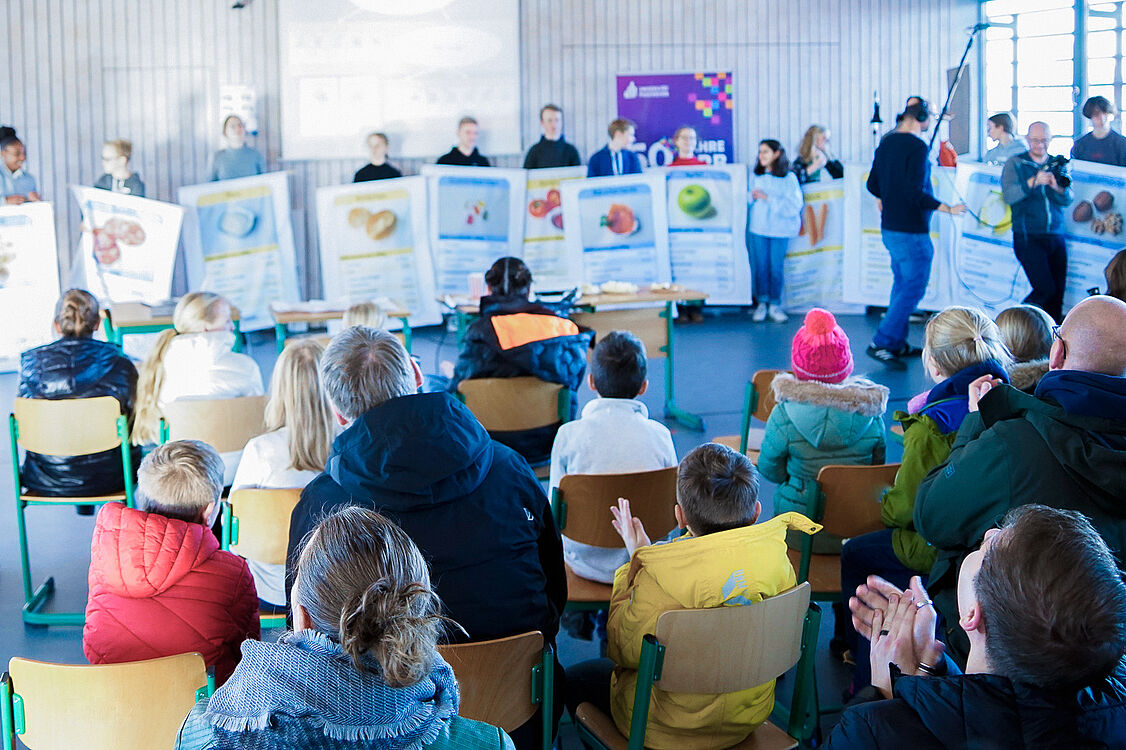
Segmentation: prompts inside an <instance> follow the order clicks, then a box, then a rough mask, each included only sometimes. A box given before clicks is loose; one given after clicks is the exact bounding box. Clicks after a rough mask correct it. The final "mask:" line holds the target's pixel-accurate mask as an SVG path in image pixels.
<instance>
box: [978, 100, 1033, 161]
mask: <svg viewBox="0 0 1126 750" xmlns="http://www.w3.org/2000/svg"><path fill="white" fill-rule="evenodd" d="M985 128H986V132H987V133H988V135H989V137H990V138H991V139H993V140H994V141H996V143H997V145H996V146H994V147H993V148H991V149H989V150H988V151H986V152H985V157H984V158H983V159H982V161H984V162H987V163H992V164H1004V163H1005V162H1006V161H1007V160H1008V158H1009V157H1010V156H1016V155H1017V154H1023V153H1024V152H1025V151H1027V150H1028V144H1027V143H1025V142H1024V139H1023V138H1021V137H1020V136H1017V135H1014V132H1013V131H1014V129H1015V128H1016V126H1015V125H1014V124H1013V116H1012V115H1010V114H1009V113H1008V112H1000V113H998V114H995V115H991V116H990V117H989V119H987V120H986V121H985Z"/></svg>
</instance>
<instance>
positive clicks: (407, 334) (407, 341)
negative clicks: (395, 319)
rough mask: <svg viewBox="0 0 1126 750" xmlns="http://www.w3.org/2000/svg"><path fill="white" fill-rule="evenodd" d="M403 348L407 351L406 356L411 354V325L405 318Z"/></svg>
mask: <svg viewBox="0 0 1126 750" xmlns="http://www.w3.org/2000/svg"><path fill="white" fill-rule="evenodd" d="M402 320H403V346H404V347H405V348H406V350H407V354H410V353H411V323H410V321H409V320H407V319H406V318H403V319H402Z"/></svg>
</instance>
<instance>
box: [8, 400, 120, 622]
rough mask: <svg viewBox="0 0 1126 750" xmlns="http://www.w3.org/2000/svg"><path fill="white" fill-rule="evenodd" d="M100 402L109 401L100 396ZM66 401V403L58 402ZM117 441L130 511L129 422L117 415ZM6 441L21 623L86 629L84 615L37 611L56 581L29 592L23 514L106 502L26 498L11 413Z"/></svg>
mask: <svg viewBox="0 0 1126 750" xmlns="http://www.w3.org/2000/svg"><path fill="white" fill-rule="evenodd" d="M100 398H112V397H111V396H103V397H100ZM59 400H60V401H62V400H68V399H59ZM116 429H117V437H118V438H119V439H120V441H121V469H122V472H123V473H124V478H125V491H124V494H125V504H126V505H127V506H128V507H130V508H132V507H134V504H133V456H132V453H131V451H130V447H129V422H128V419H127V418H126V417H125V415H123V414H122V415H119V416H118V417H117V423H116ZM8 437H9V439H10V442H11V451H12V476H13V479H14V482H13V484H14V489H15V497H16V528H17V532H18V534H19V540H20V571H21V573H22V574H23V599H24V604H23V611H22V612H21V616H22V618H23V621H24V623H26V624H28V625H32V626H40V627H42V626H47V625H85V624H86V613H85V612H41V611H40V608H41V607H42V606H43V604H44V603H45V602H46V601H47V599H48V598H50V596H51V594H53V593H54V591H55V577H54V576H49V577H48V578H47V579H46V580H45V581H43V583H41V584H40V585H39V587H38V588H36V589H34V590H33V589H32V578H31V559H30V552H29V550H28V543H27V520H26V518H25V515H24V514H25V511H26V509H27V507H28V506H31V505H100V504H103V503H105V502H109V501H107V500H102V501H100V502H91V499H90V498H82V497H43V498H42V499H37V496H35V495H26V494H24V492H23V478H22V477H21V476H20V452H19V439H20V427H19V421H18V420H17V419H16V415H15V413H14V412H10V413H9V414H8Z"/></svg>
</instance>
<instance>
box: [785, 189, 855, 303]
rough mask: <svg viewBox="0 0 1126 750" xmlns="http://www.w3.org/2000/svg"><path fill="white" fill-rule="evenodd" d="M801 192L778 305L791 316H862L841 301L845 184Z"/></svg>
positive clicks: (787, 251)
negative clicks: (817, 311) (821, 311)
mask: <svg viewBox="0 0 1126 750" xmlns="http://www.w3.org/2000/svg"><path fill="white" fill-rule="evenodd" d="M802 190H803V192H804V194H805V207H804V208H803V209H802V217H801V218H802V222H801V233H800V234H799V235H798V236H797V237H795V238H794V239H793V240H792V241H791V242H790V246H789V248H787V250H786V262H785V266H784V276H785V279H786V283H785V286H784V287H783V291H782V304H783V305H784V306H785V308H786V309H787V310H789V311H791V312H800V311H804V310H808V309H810V308H811V307H824V308H826V309H828V310H831V311H833V312H835V313H850V312H863V309H864V308H863V306H861V305H854V304H849V303H846V302H845V301H844V299H843V298H842V289H841V275H842V264H843V262H844V245H845V220H844V219H845V214H844V200H845V181H844V180H843V179H840V180H824V181H820V182H811V183H808V184H806V185H805V186H804V187H803V188H802Z"/></svg>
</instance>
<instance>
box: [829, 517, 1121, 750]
mask: <svg viewBox="0 0 1126 750" xmlns="http://www.w3.org/2000/svg"><path fill="white" fill-rule="evenodd" d="M849 606H850V608H851V609H852V612H853V618H852V619H853V624H854V625H856V628H857V630H858V631H860V633H861V634H862V635H864V636H865V637H867V638H871V639H873V640H872V685H873V686H874V687H875V688H876V690H875V691H872V694H871V695H869V696H868V697H870V698H873V699H875V701H876V702H868V703H862V704H860V705H856V706H853V707H852V708H850V709H848V710H846V711H845V712H844V714H843V715H842V717H841V721H840V723H839V724H838V725H837V726H836V728H835V729H834V730H833V734H832V735H831V736H830V737H829V742H828V745H827V746H826V747H827V748H831V750H842V749H845V748H857V749H859V748H864V749H865V750H868V749H869V748H888V749H889V750H891V749H892V748H895V749H898V748H911V749H912V750H932V749H933V750H939V749H940V748H1001V747H1004V748H1014V749H1019V748H1038V749H1041V748H1061V750H1062V749H1063V748H1080V747H1083V748H1110V747H1115V748H1121V747H1126V663H1124V662H1123V653H1124V651H1126V585H1124V584H1123V582H1122V579H1121V576H1120V574H1119V571H1118V568H1117V566H1116V564H1115V561H1114V557H1113V555H1112V554H1111V551H1110V550H1109V549H1108V548H1107V545H1106V542H1104V541H1103V540H1102V538H1101V537H1100V536H1099V534H1098V532H1097V531H1096V530H1095V528H1094V527H1093V526H1092V525H1091V523H1090V522H1089V521H1088V520H1087V519H1086V518H1084V517H1083V516H1082V515H1081V514H1080V513H1077V512H1075V511H1068V510H1055V509H1053V508H1048V507H1045V506H1043V505H1025V506H1022V507H1020V508H1017V509H1015V510H1013V511H1011V512H1010V513H1009V514H1008V516H1007V517H1006V518H1005V522H1004V524H1003V526H1002V528H1001V529H1000V530H998V529H992V530H990V531H989V532H988V533H986V535H985V541H983V542H982V544H981V548H980V549H979V550H977V551H976V552H973V553H971V554H970V555H968V556H967V557H966V559H965V561H964V562H963V563H962V568H961V572H960V574H959V576H958V612H959V619H958V624H959V625H960V626H961V628H962V629H963V630H964V631H965V632H966V633H967V635H968V638H969V642H970V651H969V660H968V662H967V664H966V670H965V674H964V675H963V674H959V673H958V670H957V668H956V667H955V666H954V665H953V664H952V663H951V662H950V661H949V660H943V658H942V655H943V650H942V644H941V643H939V642H938V641H936V640H935V638H934V626H935V619H936V615H935V612H934V608H933V607H932V606H930V600H929V599H927V592H926V591H925V590H923V587H922V583H921V582H920V580H919V578H918V577H915V578H914V579H913V580H912V582H911V587H910V588H909V589H908V590H907V591H900V590H899V589H897V588H895V587H894V586H892V585H891V584H889V583H887V581H884V580H882V579H880V578H877V577H875V576H872V577H871V578H869V579H868V584H867V585H865V586H860V587H859V588H858V589H857V591H856V596H855V597H853V598H852V600H851V601H850V602H849ZM876 692H878V695H876V694H875V693H876ZM881 699H883V700H881Z"/></svg>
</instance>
